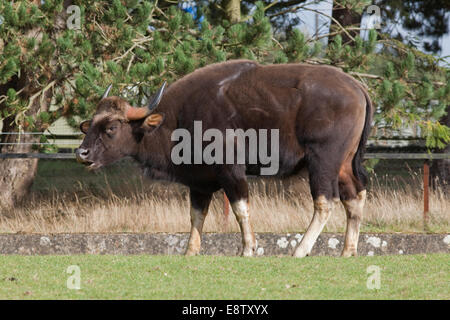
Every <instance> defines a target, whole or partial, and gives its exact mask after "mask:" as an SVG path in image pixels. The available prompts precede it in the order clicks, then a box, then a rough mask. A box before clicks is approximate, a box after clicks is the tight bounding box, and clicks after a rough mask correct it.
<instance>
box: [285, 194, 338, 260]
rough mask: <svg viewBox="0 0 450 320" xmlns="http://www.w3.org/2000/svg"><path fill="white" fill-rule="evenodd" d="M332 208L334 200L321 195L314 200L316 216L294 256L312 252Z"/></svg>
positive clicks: (303, 255) (300, 256)
mask: <svg viewBox="0 0 450 320" xmlns="http://www.w3.org/2000/svg"><path fill="white" fill-rule="evenodd" d="M332 208H333V202H332V201H328V200H327V199H326V198H325V197H324V196H319V197H318V198H317V199H316V200H314V216H313V218H312V220H311V223H310V225H309V227H308V230H306V233H305V235H304V236H303V238H302V241H301V242H300V244H299V246H298V247H297V249H295V252H294V257H298V258H303V257H305V256H307V255H309V254H310V253H311V250H312V248H313V246H314V243H315V242H316V240H317V238H318V237H319V234H320V233H321V232H322V229H323V227H324V226H325V224H326V223H327V220H328V218H329V216H330V213H331V211H332Z"/></svg>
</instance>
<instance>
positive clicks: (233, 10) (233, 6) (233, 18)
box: [224, 0, 241, 23]
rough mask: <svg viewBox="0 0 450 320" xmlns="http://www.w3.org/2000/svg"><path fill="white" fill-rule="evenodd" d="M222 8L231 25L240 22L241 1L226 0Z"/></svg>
mask: <svg viewBox="0 0 450 320" xmlns="http://www.w3.org/2000/svg"><path fill="white" fill-rule="evenodd" d="M224 7H225V12H226V15H227V19H228V20H229V21H230V22H231V23H238V22H239V21H241V0H226V1H225V6H224Z"/></svg>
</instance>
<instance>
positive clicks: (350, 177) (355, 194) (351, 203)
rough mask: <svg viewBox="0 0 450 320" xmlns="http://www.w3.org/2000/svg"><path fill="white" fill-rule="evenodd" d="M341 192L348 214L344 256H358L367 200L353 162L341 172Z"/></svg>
mask: <svg viewBox="0 0 450 320" xmlns="http://www.w3.org/2000/svg"><path fill="white" fill-rule="evenodd" d="M339 194H340V198H341V201H342V203H343V205H344V208H345V213H346V215H347V230H346V232H345V242H344V249H343V251H342V254H341V255H342V256H343V257H350V256H356V255H357V250H358V239H359V228H360V224H361V220H362V218H363V208H364V204H365V202H366V190H365V188H364V186H363V185H362V184H361V182H360V181H358V179H357V178H356V177H355V176H354V174H353V172H352V168H351V164H349V165H344V166H343V167H342V168H341V170H340V172H339Z"/></svg>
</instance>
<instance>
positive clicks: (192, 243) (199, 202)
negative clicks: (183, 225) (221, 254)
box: [185, 190, 212, 256]
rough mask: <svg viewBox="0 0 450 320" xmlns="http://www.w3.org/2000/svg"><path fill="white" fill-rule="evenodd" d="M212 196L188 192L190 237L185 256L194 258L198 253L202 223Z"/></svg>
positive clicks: (192, 191)
mask: <svg viewBox="0 0 450 320" xmlns="http://www.w3.org/2000/svg"><path fill="white" fill-rule="evenodd" d="M211 198H212V194H204V193H199V192H197V191H194V190H191V191H190V199H191V235H190V237H189V243H188V247H187V250H186V253H185V254H186V255H187V256H194V255H197V254H198V253H199V252H200V248H201V236H202V230H203V223H204V222H205V218H206V215H207V214H208V207H209V203H210V202H211Z"/></svg>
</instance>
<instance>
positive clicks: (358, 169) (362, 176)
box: [352, 85, 373, 187]
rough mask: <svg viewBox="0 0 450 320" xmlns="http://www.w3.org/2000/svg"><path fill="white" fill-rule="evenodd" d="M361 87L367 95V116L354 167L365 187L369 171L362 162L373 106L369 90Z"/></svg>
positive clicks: (354, 171)
mask: <svg viewBox="0 0 450 320" xmlns="http://www.w3.org/2000/svg"><path fill="white" fill-rule="evenodd" d="M360 87H361V90H362V92H363V93H364V96H365V97H366V118H365V120H364V129H363V132H362V135H361V140H359V145H358V150H357V151H356V154H355V156H354V157H353V162H352V168H353V174H354V175H355V177H356V178H357V179H358V180H359V181H360V182H361V184H362V186H363V187H365V186H366V185H367V171H366V169H365V168H364V166H363V165H362V162H363V158H364V152H365V150H366V143H367V139H368V138H369V134H370V129H371V124H372V113H373V108H372V102H371V101H370V97H369V94H368V93H367V90H366V89H365V88H364V87H363V86H362V85H360Z"/></svg>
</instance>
